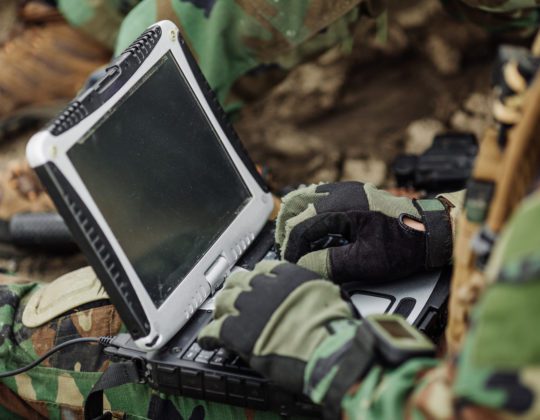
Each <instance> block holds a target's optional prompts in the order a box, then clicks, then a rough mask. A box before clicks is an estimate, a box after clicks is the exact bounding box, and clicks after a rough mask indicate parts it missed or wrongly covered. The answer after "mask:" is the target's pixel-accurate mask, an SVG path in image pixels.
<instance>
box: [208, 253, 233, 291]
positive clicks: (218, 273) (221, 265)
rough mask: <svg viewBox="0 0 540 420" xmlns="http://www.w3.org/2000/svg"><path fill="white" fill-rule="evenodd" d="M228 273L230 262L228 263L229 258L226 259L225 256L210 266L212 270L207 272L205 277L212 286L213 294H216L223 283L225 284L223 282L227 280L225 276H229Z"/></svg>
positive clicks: (221, 256)
mask: <svg viewBox="0 0 540 420" xmlns="http://www.w3.org/2000/svg"><path fill="white" fill-rule="evenodd" d="M228 271H229V262H228V261H227V258H225V257H224V256H223V255H220V256H219V257H217V258H216V260H215V261H214V262H213V263H212V265H211V266H210V268H209V269H208V270H206V272H205V273H204V277H205V278H206V281H207V282H208V285H209V286H210V293H211V294H214V293H215V291H216V290H217V288H218V287H219V286H220V285H221V283H223V280H225V276H226V275H227V273H228Z"/></svg>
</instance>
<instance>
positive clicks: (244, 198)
mask: <svg viewBox="0 0 540 420" xmlns="http://www.w3.org/2000/svg"><path fill="white" fill-rule="evenodd" d="M149 74H150V75H149V76H147V78H146V79H145V80H144V81H142V82H140V83H139V85H138V86H136V87H134V88H133V89H132V91H131V92H130V93H129V94H128V95H126V97H125V98H124V99H123V100H122V101H121V102H120V103H119V104H118V105H117V106H116V108H115V109H114V110H112V111H110V112H109V113H108V114H107V115H106V116H105V117H104V118H103V119H102V120H101V121H100V122H99V123H98V124H97V125H96V127H95V128H94V129H93V130H92V131H91V132H89V133H88V134H87V135H86V137H85V138H84V139H82V140H81V141H80V142H79V143H77V144H76V145H74V146H73V147H72V148H71V149H70V150H69V151H68V156H69V158H70V159H71V161H72V162H73V165H74V166H75V168H76V169H77V171H78V173H79V175H80V177H81V179H82V181H83V183H84V184H85V186H86V187H87V189H88V191H89V192H90V194H91V196H92V198H93V199H94V201H95V202H96V204H97V206H98V207H99V209H100V211H101V213H102V214H103V216H104V218H105V219H106V221H107V223H108V225H109V227H110V228H111V230H112V232H113V233H114V235H115V236H116V238H117V240H118V242H119V243H120V246H121V247H122V249H123V251H124V252H125V254H126V255H127V257H128V258H129V260H130V262H131V264H132V265H133V267H134V269H135V271H136V272H137V274H138V276H139V277H140V279H141V281H142V283H143V285H144V287H145V288H146V290H147V291H148V294H149V295H150V297H151V299H152V300H153V302H154V303H155V305H156V306H160V305H161V304H162V303H163V302H164V301H165V299H166V298H167V297H168V296H169V295H170V293H171V292H172V291H173V290H174V289H175V288H176V287H177V286H178V284H180V282H181V281H182V279H183V278H184V277H185V276H186V275H187V273H188V272H189V271H190V270H191V269H192V268H193V266H194V265H195V264H196V263H197V261H199V260H200V258H201V257H202V256H203V255H204V253H205V252H206V251H207V250H208V249H209V248H210V246H211V245H212V244H213V243H214V241H215V240H216V239H217V237H218V236H219V235H220V234H221V233H222V232H223V231H224V230H225V229H226V228H227V226H228V225H229V224H230V223H231V222H232V221H233V220H234V219H235V217H236V215H237V214H238V213H239V212H240V211H241V210H242V208H243V207H244V206H245V205H246V204H247V202H248V201H249V198H250V193H249V190H248V189H247V188H246V186H245V184H244V183H243V181H242V179H241V177H240V175H239V174H238V172H237V171H236V168H235V167H234V166H233V164H232V162H231V160H230V157H229V156H228V154H227V152H226V150H225V149H224V148H223V145H222V144H221V142H220V140H218V137H217V134H216V132H215V131H214V129H213V127H212V126H211V125H210V123H209V121H208V120H207V117H206V116H205V114H204V113H203V111H202V109H201V108H200V105H199V103H198V101H197V100H196V99H195V97H194V96H193V93H192V91H191V89H190V87H189V86H188V84H187V82H186V80H185V79H184V77H183V75H182V74H181V73H180V70H179V68H178V65H177V64H176V61H175V60H174V58H173V57H172V56H166V57H164V59H162V60H161V61H160V62H159V63H158V64H157V65H156V66H155V67H154V68H153V69H152V70H151V71H150V72H149Z"/></svg>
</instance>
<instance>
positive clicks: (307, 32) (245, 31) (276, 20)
mask: <svg viewBox="0 0 540 420" xmlns="http://www.w3.org/2000/svg"><path fill="white" fill-rule="evenodd" d="M383 1H384V0H321V1H314V0H295V1H274V0H221V1H215V0H183V1H180V0H142V1H138V0H132V1H128V0H124V1H122V0H115V1H108V0H82V1H74V0H59V2H58V5H59V8H60V10H61V11H62V13H63V14H64V16H65V17H66V18H67V20H68V21H69V22H70V23H71V24H72V25H74V26H76V27H78V28H80V29H81V30H83V31H85V32H87V33H88V34H90V35H92V36H94V37H98V38H99V40H100V41H102V42H103V43H104V44H106V45H108V46H111V47H112V46H113V44H114V48H115V52H116V54H118V53H120V52H122V51H123V50H124V49H125V48H126V47H127V46H128V45H129V44H130V43H131V42H132V41H133V40H134V39H135V38H137V36H139V35H140V34H141V33H142V32H143V31H144V30H145V29H146V28H147V27H148V26H150V25H152V24H153V23H154V22H156V21H159V20H164V19H168V20H171V21H173V22H175V23H176V24H177V26H178V27H179V28H180V30H181V32H182V35H183V37H184V38H185V39H186V41H187V43H188V45H189V46H190V48H191V51H192V52H193V53H194V55H195V57H196V59H197V61H198V63H199V65H200V67H201V70H202V72H203V73H204V75H205V76H206V78H207V79H208V81H209V83H210V85H211V86H212V88H213V89H214V90H215V91H216V93H217V95H218V98H219V99H220V101H221V103H222V104H224V105H229V109H230V108H231V107H232V105H230V104H229V102H231V101H232V100H231V99H230V98H229V97H228V96H229V92H230V90H231V87H232V86H233V84H234V83H235V82H237V81H238V79H239V78H240V77H241V76H243V75H245V74H247V73H249V72H253V71H259V70H261V69H266V68H268V67H269V66H278V67H281V68H285V69H288V68H291V67H292V66H294V65H296V64H297V63H299V62H300V61H302V60H305V59H306V58H307V57H310V56H313V55H314V54H317V53H320V52H322V51H325V50H327V49H328V48H330V47H332V46H335V45H337V44H340V43H343V42H349V41H350V40H351V37H352V25H353V24H354V23H355V22H356V21H357V19H358V17H359V15H360V12H359V8H358V6H359V4H361V5H362V10H363V12H364V13H365V14H370V15H376V14H377V13H380V12H381V11H382V9H383ZM134 5H135V7H133V6H134ZM127 11H129V13H127ZM126 13H127V16H126Z"/></svg>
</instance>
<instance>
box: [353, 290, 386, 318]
mask: <svg viewBox="0 0 540 420" xmlns="http://www.w3.org/2000/svg"><path fill="white" fill-rule="evenodd" d="M394 300H395V299H394V297H392V296H389V295H382V294H374V293H364V292H356V293H354V294H352V295H351V301H352V303H353V305H354V307H355V308H356V310H357V311H358V312H360V314H361V315H362V316H363V317H365V316H368V315H371V314H384V313H385V312H386V311H388V309H389V308H390V306H392V303H394Z"/></svg>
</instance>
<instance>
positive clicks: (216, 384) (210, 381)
mask: <svg viewBox="0 0 540 420" xmlns="http://www.w3.org/2000/svg"><path fill="white" fill-rule="evenodd" d="M225 383H226V382H225V378H224V377H223V376H221V375H216V374H215V373H206V374H205V375H204V390H205V392H206V393H207V394H211V395H212V396H223V397H224V396H225V389H226V385H225Z"/></svg>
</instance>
